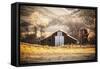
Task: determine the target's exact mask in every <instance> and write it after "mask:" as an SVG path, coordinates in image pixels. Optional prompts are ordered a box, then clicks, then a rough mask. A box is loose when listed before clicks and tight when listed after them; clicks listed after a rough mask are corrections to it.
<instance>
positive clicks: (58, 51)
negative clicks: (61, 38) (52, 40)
mask: <svg viewBox="0 0 100 69" xmlns="http://www.w3.org/2000/svg"><path fill="white" fill-rule="evenodd" d="M94 58H95V46H93V45H85V46H81V47H80V45H65V46H58V47H50V46H47V45H45V46H41V45H37V44H28V43H21V45H20V62H21V63H38V62H39V63H40V62H57V61H76V60H92V59H94Z"/></svg>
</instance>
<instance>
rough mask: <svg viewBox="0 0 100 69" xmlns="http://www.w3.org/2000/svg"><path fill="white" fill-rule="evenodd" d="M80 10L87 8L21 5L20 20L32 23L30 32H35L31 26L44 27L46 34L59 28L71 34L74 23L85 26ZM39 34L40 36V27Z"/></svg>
mask: <svg viewBox="0 0 100 69" xmlns="http://www.w3.org/2000/svg"><path fill="white" fill-rule="evenodd" d="M80 10H81V12H82V11H84V10H86V9H78V8H58V7H40V6H21V8H20V13H21V15H20V22H23V21H24V22H28V23H30V24H31V25H30V26H29V29H30V32H33V28H32V29H31V27H37V28H39V27H40V26H42V27H44V29H43V30H44V31H45V33H44V36H49V35H51V34H52V33H53V32H56V31H57V30H62V31H65V32H66V33H69V34H70V33H71V28H75V27H74V26H73V25H79V26H83V27H84V26H85V24H84V22H85V21H84V17H83V16H80ZM37 35H38V36H40V31H39V29H38V34H37Z"/></svg>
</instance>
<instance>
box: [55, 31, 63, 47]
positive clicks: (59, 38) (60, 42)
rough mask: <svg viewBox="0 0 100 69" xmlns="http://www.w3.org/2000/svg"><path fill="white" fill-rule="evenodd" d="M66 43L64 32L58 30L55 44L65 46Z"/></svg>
mask: <svg viewBox="0 0 100 69" xmlns="http://www.w3.org/2000/svg"><path fill="white" fill-rule="evenodd" d="M63 45H64V36H62V32H57V36H55V46H63Z"/></svg>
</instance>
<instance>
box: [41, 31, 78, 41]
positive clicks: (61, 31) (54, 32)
mask: <svg viewBox="0 0 100 69" xmlns="http://www.w3.org/2000/svg"><path fill="white" fill-rule="evenodd" d="M58 31H61V32H63V33H65V34H66V35H67V36H68V37H70V38H72V39H74V40H76V41H77V42H78V39H76V38H74V37H72V36H71V35H69V34H68V33H66V32H65V31H63V30H57V31H55V32H53V33H52V34H51V35H49V36H48V37H50V36H52V35H53V34H54V33H56V32H58ZM48 37H45V38H43V39H41V40H44V39H46V38H48ZM41 40H40V41H41Z"/></svg>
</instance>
